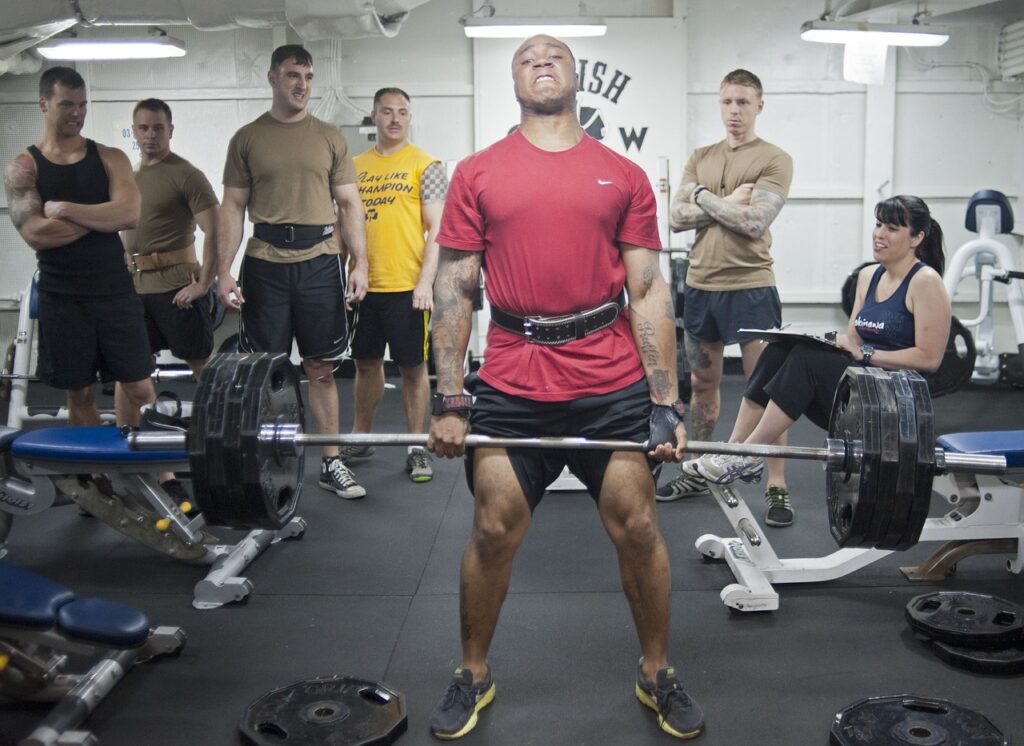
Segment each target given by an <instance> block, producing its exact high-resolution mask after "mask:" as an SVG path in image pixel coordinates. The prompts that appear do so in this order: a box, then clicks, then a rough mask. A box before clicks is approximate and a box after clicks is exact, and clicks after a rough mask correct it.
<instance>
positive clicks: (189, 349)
mask: <svg viewBox="0 0 1024 746" xmlns="http://www.w3.org/2000/svg"><path fill="white" fill-rule="evenodd" d="M180 289H181V288H178V290H180ZM178 290H169V291H167V292H166V293H143V294H141V295H140V296H139V297H140V298H142V305H143V307H144V308H145V309H146V331H147V332H148V333H149V351H150V352H152V353H153V354H154V355H155V354H156V353H158V352H160V350H168V349H169V350H170V351H171V354H172V355H174V357H176V358H178V359H179V360H205V359H206V358H208V357H209V356H210V353H211V352H213V320H212V319H211V317H210V304H209V302H208V300H207V297H206V296H203V297H202V298H198V299H196V301H195V302H193V303H192V307H191V308H179V307H178V306H176V305H174V296H175V295H177V294H178Z"/></svg>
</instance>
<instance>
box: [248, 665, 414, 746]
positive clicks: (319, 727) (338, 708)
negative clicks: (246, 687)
mask: <svg viewBox="0 0 1024 746" xmlns="http://www.w3.org/2000/svg"><path fill="white" fill-rule="evenodd" d="M238 727H239V730H241V732H242V735H243V736H244V737H245V740H246V742H247V743H251V744H255V746H282V745H283V744H292V745H293V746H298V744H302V746H386V744H390V743H394V741H395V739H396V738H398V737H399V736H400V735H402V733H404V732H405V729H406V728H407V727H408V722H407V716H406V711H405V696H404V695H402V694H401V693H400V692H396V691H395V690H394V689H391V688H389V687H388V686H386V685H384V684H381V683H378V682H376V681H365V680H363V679H356V678H352V677H349V676H330V677H321V678H315V679H305V680H303V681H296V682H295V683H294V684H289V685H288V686H283V687H280V688H278V689H273V690H271V691H269V692H267V693H266V694H264V695H263V696H262V697H260V698H258V699H256V700H254V701H253V702H252V703H251V704H250V705H249V706H248V707H247V708H246V710H245V714H244V715H243V716H242V720H241V722H240V723H239V724H238Z"/></svg>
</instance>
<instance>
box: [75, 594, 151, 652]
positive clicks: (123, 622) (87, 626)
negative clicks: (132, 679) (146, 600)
mask: <svg viewBox="0 0 1024 746" xmlns="http://www.w3.org/2000/svg"><path fill="white" fill-rule="evenodd" d="M57 627H58V628H59V629H60V631H61V632H63V633H64V634H65V635H67V636H68V637H72V638H74V639H76V640H81V641H83V642H92V643H97V644H99V645H110V646H113V647H119V648H137V647H138V646H139V645H141V644H142V643H144V642H145V641H146V638H148V637H149V619H147V618H146V615H145V614H143V613H142V612H141V611H137V610H136V609H133V608H131V607H129V606H124V605H122V604H119V603H115V602H113V601H107V600H105V599H102V598H79V599H75V600H74V601H72V602H71V603H69V604H65V605H64V606H61V607H60V611H59V612H57Z"/></svg>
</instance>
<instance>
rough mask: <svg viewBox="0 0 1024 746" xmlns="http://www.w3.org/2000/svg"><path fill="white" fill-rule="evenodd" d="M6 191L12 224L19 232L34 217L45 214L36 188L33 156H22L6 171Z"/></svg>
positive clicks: (10, 164)
mask: <svg viewBox="0 0 1024 746" xmlns="http://www.w3.org/2000/svg"><path fill="white" fill-rule="evenodd" d="M4 189H5V191H6V192H7V209H8V212H9V213H10V215H11V222H12V223H14V227H15V228H17V229H18V230H19V231H20V230H21V227H22V226H23V225H24V224H25V221H26V220H28V219H29V218H30V217H32V216H33V215H42V214H43V200H42V197H40V196H39V191H38V189H37V188H36V172H35V169H34V168H32V161H31V156H29V155H26V154H24V153H23V154H21V155H19V156H18V157H17V158H15V159H14V160H12V161H11V162H10V163H8V164H7V168H6V169H4Z"/></svg>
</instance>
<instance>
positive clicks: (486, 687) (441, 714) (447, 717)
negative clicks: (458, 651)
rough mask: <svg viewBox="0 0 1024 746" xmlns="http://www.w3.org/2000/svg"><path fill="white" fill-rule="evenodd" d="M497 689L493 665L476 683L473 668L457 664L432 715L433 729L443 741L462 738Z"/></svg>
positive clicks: (431, 729) (474, 723)
mask: <svg viewBox="0 0 1024 746" xmlns="http://www.w3.org/2000/svg"><path fill="white" fill-rule="evenodd" d="M494 691H495V689H494V679H492V678H491V669H490V668H488V669H487V676H486V677H485V678H484V679H483V680H482V681H480V682H479V683H476V684H474V683H473V672H472V671H470V670H468V669H465V668H456V669H455V675H454V676H453V677H452V682H451V683H450V684H449V685H448V689H447V690H446V691H445V693H444V697H442V698H441V701H440V702H439V703H438V705H437V707H435V708H434V712H433V714H432V715H431V716H430V732H431V733H433V734H434V736H436V737H437V738H440V739H441V740H442V741H451V740H454V739H456V738H462V737H463V736H464V735H466V734H467V733H469V732H470V731H471V730H473V728H475V727H476V721H477V713H478V712H480V710H482V709H484V708H485V707H487V705H489V704H490V703H491V702H492V701H494Z"/></svg>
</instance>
